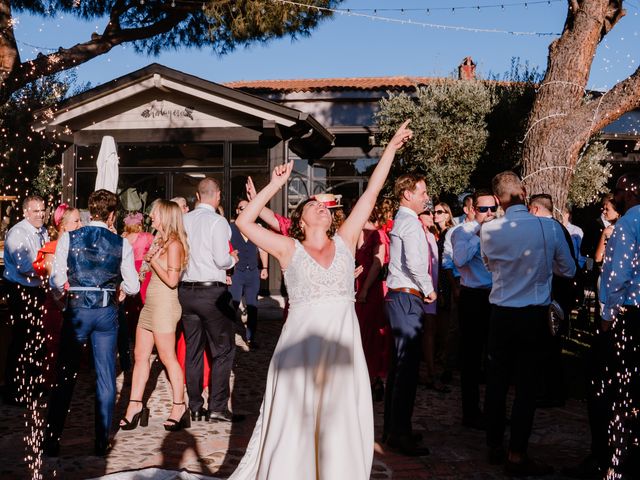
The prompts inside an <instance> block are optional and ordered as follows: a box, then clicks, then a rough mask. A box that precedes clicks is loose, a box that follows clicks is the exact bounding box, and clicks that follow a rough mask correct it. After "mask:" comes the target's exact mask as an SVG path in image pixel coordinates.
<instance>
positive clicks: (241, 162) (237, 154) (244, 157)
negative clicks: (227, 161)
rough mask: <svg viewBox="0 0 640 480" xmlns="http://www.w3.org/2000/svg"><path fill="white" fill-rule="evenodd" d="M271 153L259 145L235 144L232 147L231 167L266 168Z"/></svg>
mask: <svg viewBox="0 0 640 480" xmlns="http://www.w3.org/2000/svg"><path fill="white" fill-rule="evenodd" d="M268 162H269V151H268V150H267V149H266V148H262V147H260V145H258V144H257V143H234V144H233V145H231V165H232V166H234V167H246V166H260V167H266V166H267V163H268Z"/></svg>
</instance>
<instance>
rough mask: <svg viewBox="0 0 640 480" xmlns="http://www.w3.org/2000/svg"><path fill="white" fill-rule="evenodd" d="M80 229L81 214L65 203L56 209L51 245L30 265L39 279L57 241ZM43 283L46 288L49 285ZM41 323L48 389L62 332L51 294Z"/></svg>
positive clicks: (47, 270) (48, 270)
mask: <svg viewBox="0 0 640 480" xmlns="http://www.w3.org/2000/svg"><path fill="white" fill-rule="evenodd" d="M81 226H82V223H81V222H80V211H79V210H78V209H77V208H72V207H70V206H69V205H67V204H66V203H63V204H61V205H59V206H58V208H56V210H55V212H54V213H53V217H52V222H51V226H50V227H49V238H51V241H50V242H47V243H45V244H44V245H43V246H42V248H41V249H40V250H39V251H38V255H37V256H36V259H35V260H34V262H33V269H34V270H35V271H36V273H37V274H38V275H40V276H41V277H43V278H49V275H51V269H52V267H53V257H54V255H55V253H56V246H57V245H58V238H60V235H62V234H63V233H64V232H71V231H72V230H75V229H77V228H80V227H81ZM46 283H47V284H48V282H46ZM42 323H43V327H44V332H45V339H44V346H45V352H46V357H45V364H44V372H45V373H44V381H45V385H46V386H47V387H51V386H52V385H53V382H54V381H55V361H56V356H57V353H58V347H59V345H60V329H61V328H62V311H61V310H60V308H59V307H58V305H57V304H56V302H55V300H54V298H53V295H52V294H51V292H48V293H47V298H46V299H45V303H44V315H43V317H42Z"/></svg>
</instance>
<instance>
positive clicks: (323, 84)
mask: <svg viewBox="0 0 640 480" xmlns="http://www.w3.org/2000/svg"><path fill="white" fill-rule="evenodd" d="M443 80H445V81H446V80H447V79H442V78H436V77H356V78H312V79H298V80H251V81H237V82H229V83H225V84H224V85H225V86H227V87H231V88H238V89H246V90H257V91H277V92H318V91H327V90H330V91H336V90H388V89H394V88H399V89H404V88H412V87H416V86H419V85H425V84H428V83H434V82H441V81H443Z"/></svg>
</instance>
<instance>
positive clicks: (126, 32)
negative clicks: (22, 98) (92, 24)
mask: <svg viewBox="0 0 640 480" xmlns="http://www.w3.org/2000/svg"><path fill="white" fill-rule="evenodd" d="M186 17H187V13H186V12H181V11H178V12H175V13H174V12H172V13H170V14H168V15H166V16H165V17H164V18H162V19H160V20H158V21H157V22H156V23H154V24H151V25H147V26H145V27H138V28H129V29H119V28H117V26H116V25H114V24H113V23H110V25H109V26H108V27H107V28H106V29H105V33H104V34H103V35H98V34H93V35H92V36H91V40H89V41H88V42H84V43H78V44H76V45H74V46H73V47H71V48H60V49H58V51H57V52H53V53H50V54H48V55H43V54H39V55H38V56H37V57H36V58H35V59H33V60H29V61H27V62H23V63H20V64H18V65H16V66H15V67H14V68H13V70H12V72H11V74H10V75H9V76H8V77H7V78H6V79H5V81H4V82H3V83H2V87H1V88H0V101H2V100H6V98H5V92H6V91H9V92H14V91H16V90H17V89H19V88H21V87H23V86H24V85H27V84H28V83H29V82H32V81H34V80H36V79H38V78H40V77H42V76H45V75H51V74H54V73H58V72H62V71H64V70H67V69H69V68H73V67H75V66H77V65H80V64H82V63H84V62H87V61H88V60H91V59H93V58H95V57H97V56H99V55H103V54H104V53H107V52H108V51H109V50H111V49H112V48H113V47H115V46H117V45H120V44H122V43H126V42H133V41H136V40H142V39H145V38H151V37H153V36H156V35H159V34H162V33H166V32H168V31H170V30H171V29H172V28H174V27H175V26H176V25H178V24H179V23H180V22H182V21H183V20H184V19H185V18H186ZM9 94H10V93H9Z"/></svg>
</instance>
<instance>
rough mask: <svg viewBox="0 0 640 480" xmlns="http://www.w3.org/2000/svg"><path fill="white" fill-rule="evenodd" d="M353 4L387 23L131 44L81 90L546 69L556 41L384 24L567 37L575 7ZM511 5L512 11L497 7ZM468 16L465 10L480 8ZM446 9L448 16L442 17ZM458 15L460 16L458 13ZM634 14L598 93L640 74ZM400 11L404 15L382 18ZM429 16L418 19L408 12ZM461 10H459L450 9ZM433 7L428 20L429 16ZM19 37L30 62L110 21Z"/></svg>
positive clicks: (607, 49) (600, 72)
mask: <svg viewBox="0 0 640 480" xmlns="http://www.w3.org/2000/svg"><path fill="white" fill-rule="evenodd" d="M525 1H526V0H473V1H470V0H368V1H367V0H347V1H345V2H343V4H342V5H341V6H340V8H341V9H362V8H366V9H373V8H377V9H380V10H378V11H377V12H375V13H374V12H372V11H364V12H361V13H364V14H368V15H374V16H376V17H377V18H378V19H377V20H372V19H369V18H361V17H356V16H353V15H349V14H347V13H345V14H342V15H340V14H337V15H336V16H335V17H334V19H333V20H328V21H326V22H324V23H322V24H321V25H320V27H319V28H318V29H316V30H315V31H314V32H313V34H312V35H311V37H309V38H302V39H299V40H296V41H291V40H290V39H289V38H286V39H281V40H277V41H274V42H270V43H268V44H265V45H254V46H251V47H249V48H246V49H244V48H243V49H240V50H237V51H235V52H232V53H231V54H229V55H227V56H224V57H218V56H215V55H213V54H212V53H211V52H209V51H205V50H195V49H191V50H189V49H182V50H179V51H177V52H176V51H172V52H166V53H163V54H162V55H160V56H159V57H148V56H146V55H140V54H136V53H135V52H134V51H133V49H132V48H131V46H129V45H124V46H118V47H116V48H114V49H113V50H112V51H111V52H109V53H108V54H106V55H103V56H101V57H97V58H96V59H94V60H91V61H89V62H87V63H85V64H83V65H81V66H79V67H77V69H76V72H77V75H78V80H79V82H82V83H84V82H91V84H92V85H93V86H96V85H99V84H101V83H104V82H107V81H109V80H112V79H113V78H116V77H119V76H121V75H125V74H127V73H130V72H132V71H134V70H137V69H139V68H141V67H144V66H145V65H147V64H149V63H152V62H158V63H161V64H164V65H166V66H168V67H172V68H175V69H178V70H182V71H184V72H186V73H190V74H193V75H197V76H199V77H202V78H206V79H208V80H211V81H214V82H227V81H233V80H257V79H290V78H324V77H366V76H398V75H416V76H418V75H419V76H448V75H450V74H451V73H452V72H453V71H454V69H455V68H456V67H457V65H458V64H459V63H460V61H461V60H462V59H463V58H464V57H466V56H468V55H470V56H471V57H472V58H473V59H474V60H475V62H476V63H477V65H478V67H477V68H478V72H479V74H480V76H483V77H485V76H487V75H488V74H489V73H494V74H502V73H504V72H505V71H507V70H509V67H510V63H511V59H512V57H520V59H521V61H522V62H525V61H528V62H529V64H530V65H531V66H533V67H535V66H538V67H539V68H540V69H544V68H545V65H546V57H547V49H548V45H549V43H550V42H551V40H552V39H553V38H555V37H549V36H537V35H508V34H504V33H482V32H471V31H464V30H454V29H444V28H431V27H426V26H417V25H411V24H406V23H405V24H399V23H392V22H389V21H385V20H384V19H383V17H386V18H393V19H398V20H405V21H406V20H412V21H414V22H419V23H431V24H438V25H446V26H457V27H465V28H478V29H496V30H509V31H521V32H560V31H561V29H562V26H563V24H564V19H565V16H566V8H567V7H566V5H567V2H566V0H560V1H559V0H550V1H549V3H546V2H545V3H544V4H538V3H537V1H539V0H531V1H530V2H527V3H528V5H527V6H525V5H524V3H525ZM500 4H503V5H504V8H502V7H500V6H497V7H489V6H490V5H500ZM477 6H480V7H481V8H480V9H477V8H466V9H465V8H461V7H477ZM443 7H447V10H441V9H442V8H443ZM455 7H457V8H455ZM625 7H626V9H627V16H626V17H625V18H623V19H622V20H621V21H620V23H619V24H618V25H617V26H616V27H615V28H614V30H612V32H611V33H610V34H609V35H608V36H607V38H606V39H605V41H604V42H603V43H602V44H601V46H600V48H599V49H598V54H597V56H596V61H595V62H594V64H593V67H592V73H591V79H590V82H589V87H590V88H594V89H598V90H607V89H609V88H611V87H612V86H613V85H614V84H615V83H616V82H618V81H619V80H621V79H623V78H625V77H626V76H628V75H629V74H630V73H632V72H633V71H635V69H636V68H637V66H638V62H639V61H640V42H639V40H640V38H639V36H640V35H639V33H638V32H640V0H626V1H625ZM385 8H392V9H399V8H405V9H407V10H406V11H405V12H398V11H383V10H382V9H385ZM416 8H418V9H421V10H420V11H409V9H416ZM450 8H455V11H452V10H450ZM427 9H429V12H428V13H427V11H426V10H427ZM15 16H16V17H17V18H18V23H17V25H16V27H15V32H16V37H17V39H18V41H19V42H20V43H19V46H20V49H21V56H22V58H23V59H28V58H32V57H33V56H35V55H36V54H37V53H38V52H39V51H43V53H47V50H45V48H46V49H57V48H58V47H59V46H64V47H69V46H71V45H73V44H75V43H78V42H83V41H86V40H87V39H88V38H89V36H90V34H91V32H94V31H98V32H102V30H103V29H104V24H105V20H97V21H93V22H83V21H80V20H78V19H76V18H74V17H72V16H66V17H61V16H58V17H56V18H53V19H43V18H40V17H32V16H29V15H25V14H22V13H15Z"/></svg>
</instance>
